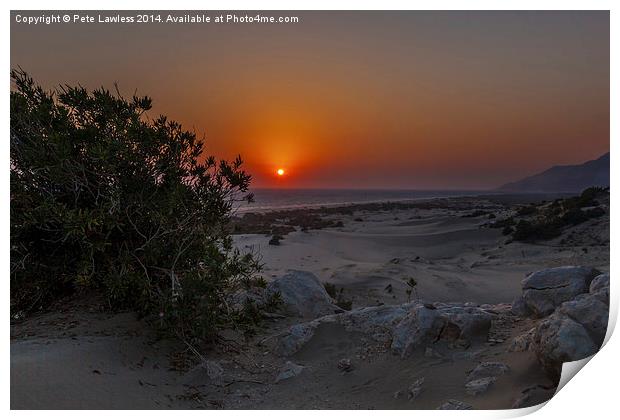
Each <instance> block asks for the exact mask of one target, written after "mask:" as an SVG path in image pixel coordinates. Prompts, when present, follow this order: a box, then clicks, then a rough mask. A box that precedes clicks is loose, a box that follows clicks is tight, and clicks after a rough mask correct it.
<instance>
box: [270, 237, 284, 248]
mask: <svg viewBox="0 0 620 420" xmlns="http://www.w3.org/2000/svg"><path fill="white" fill-rule="evenodd" d="M280 239H282V237H281V236H280V235H273V236H272V237H271V239H270V240H269V245H276V246H277V245H280Z"/></svg>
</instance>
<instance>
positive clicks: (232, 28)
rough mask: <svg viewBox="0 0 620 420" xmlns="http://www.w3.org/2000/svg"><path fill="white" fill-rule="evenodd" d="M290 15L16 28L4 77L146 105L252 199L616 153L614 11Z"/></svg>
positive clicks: (478, 184)
mask: <svg viewBox="0 0 620 420" xmlns="http://www.w3.org/2000/svg"><path fill="white" fill-rule="evenodd" d="M16 13H17V12H13V13H12V14H13V15H15V14H16ZM22 14H23V15H25V14H28V13H22ZM30 14H33V15H35V14H36V12H31V13H30ZM284 14H287V15H299V16H300V18H301V23H298V24H295V25H221V26H215V25H148V26H145V25H77V24H69V25H40V26H25V25H18V24H16V23H14V20H13V23H12V27H11V62H12V63H11V64H12V65H13V66H17V65H19V66H21V67H22V68H24V69H25V70H26V71H28V72H30V73H31V74H32V75H33V76H34V77H35V79H37V80H39V81H40V82H41V83H42V84H43V85H44V86H46V87H52V86H54V85H57V84H59V83H65V82H67V83H78V82H79V83H81V84H82V85H84V86H87V87H91V88H93V87H97V86H100V85H104V86H106V87H111V86H112V84H113V83H114V82H115V81H117V82H118V83H119V85H120V87H121V90H123V91H125V92H127V93H129V94H132V93H133V91H134V89H137V90H138V93H140V94H148V95H150V96H152V97H153V99H154V103H155V108H154V110H153V112H152V115H153V116H155V115H156V114H157V113H165V114H167V115H169V116H170V117H171V118H174V119H177V120H179V121H181V122H182V123H183V124H184V125H186V127H189V128H194V129H195V130H196V132H198V133H201V134H202V133H204V134H205V135H206V139H207V146H208V152H209V153H213V154H216V155H217V156H218V157H225V158H232V157H234V156H235V155H236V154H237V153H241V155H242V157H243V158H244V160H245V161H246V167H247V169H248V170H249V171H250V172H251V173H252V174H253V176H254V186H256V187H272V186H282V187H291V188H292V187H320V188H327V187H329V188H339V187H347V188H348V187H351V188H412V189H416V188H431V189H432V188H435V189H436V188H446V189H455V188H470V189H478V188H487V187H494V186H497V185H500V184H502V183H504V182H506V181H510V180H513V179H515V178H519V177H522V176H524V175H528V174H530V173H532V172H536V171H539V170H542V169H545V168H546V167H548V166H551V165H555V164H565V163H577V162H582V161H585V160H589V159H592V158H596V157H598V156H599V155H601V154H602V153H605V152H606V151H608V150H609V14H608V13H607V12H407V13H403V12H380V13H370V12H330V13H328V12H301V13H298V12H290V13H284ZM280 167H282V168H284V169H286V174H285V175H284V176H283V177H277V176H276V174H275V171H276V169H278V168H280Z"/></svg>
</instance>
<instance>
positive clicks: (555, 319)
mask: <svg viewBox="0 0 620 420" xmlns="http://www.w3.org/2000/svg"><path fill="white" fill-rule="evenodd" d="M533 348H534V350H535V353H536V356H537V358H538V361H539V362H540V364H541V365H542V366H543V368H544V369H545V370H546V371H547V372H548V373H549V374H550V375H551V376H552V377H553V378H555V379H559V377H560V374H561V373H562V363H564V362H573V361H576V360H580V359H583V358H585V357H588V356H591V355H593V354H594V353H596V351H597V350H598V346H597V345H596V344H595V343H594V341H593V340H592V338H591V337H590V335H589V334H588V331H587V330H586V329H585V328H584V326H583V325H581V324H580V323H578V322H575V321H573V320H572V319H570V318H569V317H566V316H562V315H559V316H556V315H554V316H551V317H549V318H547V319H545V320H544V321H543V322H541V323H540V325H539V326H538V328H537V330H536V334H535V336H534V343H533Z"/></svg>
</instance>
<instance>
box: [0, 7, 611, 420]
mask: <svg viewBox="0 0 620 420" xmlns="http://www.w3.org/2000/svg"><path fill="white" fill-rule="evenodd" d="M617 4H618V2H617V1H616V2H612V1H602V0H601V1H597V0H591V1H575V0H572V1H571V0H569V1H557V0H556V1H553V0H536V1H533V0H522V1H502V2H498V1H490V0H470V1H467V2H465V1H462V0H460V1H459V0H451V1H403V0H383V1H380V2H379V1H377V2H371V1H364V0H361V1H335V0H329V1H328V0H314V1H309V0H303V1H297V2H295V4H290V3H289V2H285V1H282V0H280V1H277V0H263V1H255V0H231V1H217V2H204V1H203V2H199V1H187V0H176V1H174V2H166V1H162V0H152V1H149V2H147V1H129V0H124V1H119V0H110V1H106V2H90V3H85V2H84V1H83V0H82V1H77V0H61V1H55V2H49V1H47V2H46V1H42V0H38V1H30V0H23V1H13V2H12V4H7V3H4V4H3V7H4V8H5V13H4V14H3V17H4V19H3V20H2V37H1V41H0V42H1V44H2V48H3V54H2V61H3V68H4V69H5V71H7V74H5V77H6V80H7V83H8V79H9V78H8V70H9V69H10V57H9V48H10V42H9V37H10V9H11V8H12V9H16V10H39V9H41V10H44V9H55V10H69V9H75V10H97V9H100V10H115V9H118V10H166V9H174V10H183V9H188V10H190V9H194V10H347V9H358V10H383V9H392V10H581V9H584V10H610V11H611V12H610V19H611V61H610V62H611V69H612V71H611V104H610V105H611V107H610V112H611V115H612V116H614V115H618V113H617V103H618V102H617V100H618V97H619V88H618V83H617V79H615V77H614V76H615V74H614V71H616V72H617V70H618V30H617V29H616V28H617V26H618V23H619V19H618V18H617V16H616V12H617V11H618V10H619V9H620V8H619V7H618V6H617ZM1 106H2V117H1V118H2V126H3V133H5V136H4V137H3V138H4V139H5V142H4V144H3V146H4V147H2V149H1V152H0V153H1V156H2V160H3V161H4V162H5V165H6V166H5V168H7V170H6V171H5V172H4V173H3V176H2V182H1V183H0V188H1V190H0V192H1V194H2V196H3V197H6V198H7V199H5V200H4V201H3V202H2V214H3V215H4V220H5V222H4V223H3V224H2V229H3V237H4V238H5V239H4V241H3V242H2V250H3V253H4V255H5V258H4V259H2V270H3V271H2V272H4V273H6V274H7V277H8V273H9V240H8V238H9V200H8V197H9V171H8V166H9V142H8V131H9V95H6V94H5V97H4V100H3V101H2V102H1ZM610 133H611V138H610V149H614V144H615V141H616V140H617V133H618V130H617V123H616V121H614V119H613V118H612V119H611V132H610ZM611 159H612V165H611V184H612V185H616V184H617V183H616V181H617V179H618V173H619V172H618V170H616V168H615V167H614V165H613V162H615V150H612V153H611ZM617 204H618V203H617V200H616V198H615V195H614V194H612V197H611V213H612V223H611V236H612V237H616V234H617V233H618V228H617V224H616V223H615V220H617V219H618V207H617ZM611 257H612V259H611V272H612V273H611V274H612V276H611V277H612V279H613V278H614V276H615V271H616V269H615V267H616V261H617V257H618V251H617V248H616V247H614V246H612V247H611ZM615 284H617V281H613V286H612V302H611V317H612V320H610V321H611V322H612V323H613V324H615V322H616V318H617V312H618V292H617V289H616V287H615ZM3 285H4V299H3V301H2V304H3V306H4V309H5V310H4V313H5V317H7V318H8V314H9V281H8V279H6V280H5V281H4V282H3ZM7 318H5V322H4V324H3V332H4V337H8V336H9V323H8V322H7V320H6V319H7ZM619 349H620V344H619V341H618V339H617V337H614V336H612V337H611V339H610V340H609V341H608V343H607V344H606V345H605V347H604V348H603V349H602V350H601V352H599V354H597V355H596V356H595V357H594V358H593V359H592V360H591V361H590V362H589V363H588V364H587V366H586V367H585V368H584V369H582V371H581V372H579V374H578V375H577V378H576V379H573V380H571V381H570V382H569V383H568V384H567V385H566V386H565V387H564V388H563V389H562V390H561V391H560V392H559V393H558V394H557V395H556V396H555V397H554V398H553V399H551V401H550V402H549V403H547V404H546V405H545V406H544V408H542V409H540V410H538V411H535V413H534V414H532V415H531V417H530V418H533V419H536V418H538V419H542V418H551V417H555V418H562V419H573V418H574V419H583V418H584V417H588V418H602V419H606V418H610V417H611V416H613V414H612V413H615V412H617V408H616V407H617V405H616V399H617V398H618V396H617V395H618V393H617V377H618V373H619V369H618V360H617V358H616V354H620V351H619ZM2 358H3V360H4V363H5V364H4V366H5V369H4V376H3V378H2V379H3V380H2V382H1V387H2V389H1V395H2V397H1V398H2V401H3V404H4V407H5V409H6V410H8V409H9V407H10V396H9V392H10V375H9V369H10V356H9V342H8V340H7V341H6V342H5V345H4V346H2ZM531 411H533V410H527V409H526V410H505V411H472V412H464V411H454V412H444V411H432V412H431V411H413V412H410V411H382V412H381V413H380V414H378V415H380V416H389V417H390V418H401V419H403V420H404V419H407V420H410V419H411V418H412V416H415V417H416V418H420V417H422V418H427V417H432V418H457V416H458V418H465V419H469V418H471V419H480V418H507V417H515V416H520V415H523V414H526V413H527V412H531ZM110 414H111V413H108V412H90V413H88V416H89V417H91V418H93V419H103V418H106V417H108V416H109V415H110ZM171 414H172V415H179V414H180V415H183V416H187V417H191V418H199V417H200V418H203V417H204V416H211V415H213V416H216V417H218V418H221V419H233V418H237V416H251V417H252V420H268V419H269V420H271V419H289V418H290V416H295V417H296V418H298V419H300V420H305V419H310V418H312V417H313V416H314V415H315V414H314V413H310V412H307V411H297V412H295V413H290V412H287V411H253V412H251V413H248V412H239V411H220V412H212V411H211V412H206V413H205V412H203V411H191V412H190V411H188V412H183V413H176V414H173V413H168V412H166V411H156V412H150V413H140V414H138V413H135V414H134V413H133V412H131V411H121V412H115V413H114V414H113V415H114V416H121V417H123V418H125V417H127V418H129V417H130V416H131V417H133V416H135V415H148V416H152V417H153V418H157V419H168V418H169V416H170V415H171ZM10 415H12V416H15V417H20V418H30V417H34V416H37V417H39V416H41V417H42V416H45V417H46V418H49V419H52V420H54V419H57V418H58V419H60V418H62V419H72V418H76V419H77V418H78V417H82V416H83V415H84V413H81V412H78V411H69V412H60V411H46V412H41V411H38V412H26V411H13V412H11V413H10ZM376 415H377V414H375V413H374V412H370V411H356V412H343V411H338V412H333V411H331V412H325V413H321V416H327V417H329V418H334V419H335V418H343V417H348V416H355V417H356V418H357V419H360V420H366V419H367V420H371V419H372V420H374V419H373V418H374V417H376Z"/></svg>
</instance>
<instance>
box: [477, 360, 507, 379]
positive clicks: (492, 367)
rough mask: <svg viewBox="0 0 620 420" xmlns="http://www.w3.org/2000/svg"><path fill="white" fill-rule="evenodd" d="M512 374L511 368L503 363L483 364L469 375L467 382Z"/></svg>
mask: <svg viewBox="0 0 620 420" xmlns="http://www.w3.org/2000/svg"><path fill="white" fill-rule="evenodd" d="M508 372H510V367H509V366H508V365H506V364H504V363H501V362H481V363H480V364H479V365H478V366H476V367H475V368H474V369H473V370H472V371H471V372H469V375H468V376H467V381H468V382H471V381H474V380H476V379H481V378H487V377H491V376H495V377H497V376H500V375H503V374H505V373H508Z"/></svg>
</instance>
